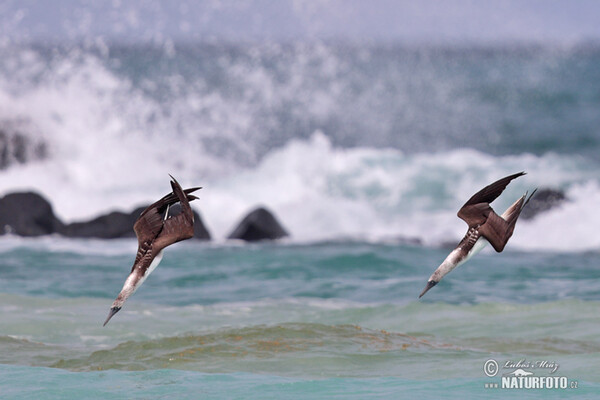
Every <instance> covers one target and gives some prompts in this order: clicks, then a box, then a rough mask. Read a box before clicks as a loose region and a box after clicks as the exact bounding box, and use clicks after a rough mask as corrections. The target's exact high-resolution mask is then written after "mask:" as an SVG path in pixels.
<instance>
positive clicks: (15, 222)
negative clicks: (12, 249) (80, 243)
mask: <svg viewBox="0 0 600 400" xmlns="http://www.w3.org/2000/svg"><path fill="white" fill-rule="evenodd" d="M61 228H62V223H61V222H60V220H59V219H58V218H56V216H55V215H54V211H53V210H52V206H51V205H50V203H49V202H48V201H47V200H46V199H45V198H43V197H42V196H40V195H39V194H37V193H34V192H19V193H10V194H7V195H6V196H4V197H3V198H1V199H0V234H6V233H12V234H15V235H19V236H41V235H49V234H52V233H55V232H56V231H57V230H60V229H61Z"/></svg>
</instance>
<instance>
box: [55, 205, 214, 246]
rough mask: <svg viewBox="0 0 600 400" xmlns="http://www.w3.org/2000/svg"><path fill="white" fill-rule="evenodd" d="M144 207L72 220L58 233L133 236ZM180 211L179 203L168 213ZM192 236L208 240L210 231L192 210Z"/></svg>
mask: <svg viewBox="0 0 600 400" xmlns="http://www.w3.org/2000/svg"><path fill="white" fill-rule="evenodd" d="M145 209H146V207H138V208H136V209H135V210H133V211H132V212H130V213H124V212H121V211H113V212H111V213H109V214H106V215H101V216H99V217H97V218H94V219H93V220H91V221H82V222H74V223H72V224H68V225H66V226H64V227H63V228H62V229H61V230H60V233H61V234H62V235H64V236H68V237H79V238H100V239H116V238H127V237H135V232H134V231H133V224H135V221H136V220H137V219H138V217H139V216H140V214H141V213H142V211H144V210H145ZM180 212H181V208H180V206H179V204H176V205H174V206H173V207H171V209H170V210H169V215H177V214H179V213H180ZM194 238H195V239H200V240H210V233H209V232H208V230H207V229H206V227H205V226H204V223H203V222H202V218H201V217H200V215H198V213H197V212H196V211H194Z"/></svg>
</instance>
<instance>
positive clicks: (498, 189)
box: [463, 171, 527, 207]
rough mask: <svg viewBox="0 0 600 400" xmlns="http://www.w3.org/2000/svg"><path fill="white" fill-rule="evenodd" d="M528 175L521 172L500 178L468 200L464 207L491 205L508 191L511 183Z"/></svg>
mask: <svg viewBox="0 0 600 400" xmlns="http://www.w3.org/2000/svg"><path fill="white" fill-rule="evenodd" d="M526 174H527V173H526V172H525V171H521V172H517V173H516V174H512V175H508V176H505V177H504V178H500V179H498V180H497V181H496V182H493V183H490V184H489V185H487V186H486V187H484V188H483V189H481V190H480V191H479V192H477V193H475V194H474V195H473V196H472V197H471V198H470V199H469V200H467V202H466V203H465V204H464V205H463V207H464V206H467V205H471V204H477V203H488V204H489V203H491V202H492V201H494V200H495V199H496V198H497V197H498V196H500V194H502V192H503V191H504V189H506V186H508V184H509V183H510V181H512V180H513V179H515V178H518V177H520V176H523V175H526Z"/></svg>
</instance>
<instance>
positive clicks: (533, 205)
mask: <svg viewBox="0 0 600 400" xmlns="http://www.w3.org/2000/svg"><path fill="white" fill-rule="evenodd" d="M565 201H568V199H567V196H565V194H564V192H563V191H561V190H557V189H539V190H538V191H537V192H535V194H534V195H533V197H532V198H531V200H530V201H529V203H528V204H527V206H526V207H525V208H524V209H523V211H522V212H521V218H523V219H532V218H534V217H536V216H537V215H538V214H540V213H543V212H546V211H548V210H551V209H553V208H555V207H558V206H559V205H561V204H563V203H564V202H565Z"/></svg>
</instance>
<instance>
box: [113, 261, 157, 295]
mask: <svg viewBox="0 0 600 400" xmlns="http://www.w3.org/2000/svg"><path fill="white" fill-rule="evenodd" d="M162 258H163V252H162V250H161V251H160V252H159V253H158V254H157V255H156V257H154V260H152V262H151V263H150V266H149V267H148V269H147V270H146V273H145V274H144V276H142V277H141V278H140V280H138V281H137V282H135V283H133V280H134V279H135V277H134V274H130V275H129V277H128V278H127V280H126V281H125V285H124V286H123V289H125V288H127V287H130V288H131V289H130V290H131V293H130V294H129V295H130V296H131V295H132V294H133V293H135V291H136V290H137V288H139V287H140V286H142V283H144V281H145V280H146V278H148V275H150V274H151V273H152V271H154V270H155V269H156V267H158V264H160V262H161V261H162Z"/></svg>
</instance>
